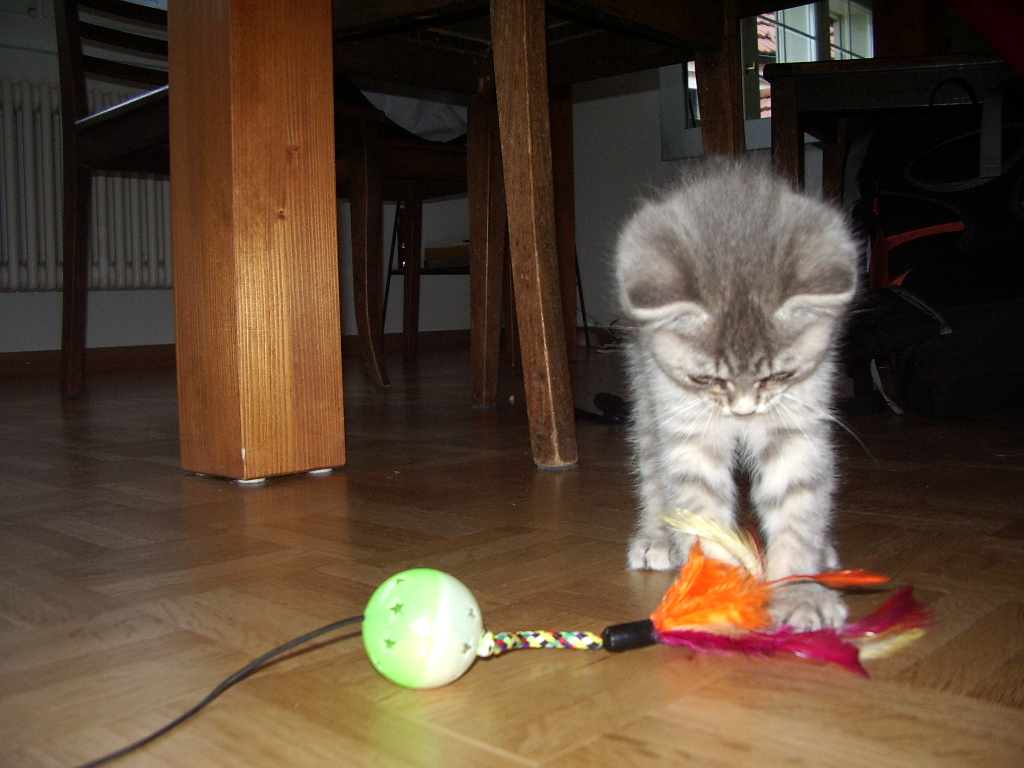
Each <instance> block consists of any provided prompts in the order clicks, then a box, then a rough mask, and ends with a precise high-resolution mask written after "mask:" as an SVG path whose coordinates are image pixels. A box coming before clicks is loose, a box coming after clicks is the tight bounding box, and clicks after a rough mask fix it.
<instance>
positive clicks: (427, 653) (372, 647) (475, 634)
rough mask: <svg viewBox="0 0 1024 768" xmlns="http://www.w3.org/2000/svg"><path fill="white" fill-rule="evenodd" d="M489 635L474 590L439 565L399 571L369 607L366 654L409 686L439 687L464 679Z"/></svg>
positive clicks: (365, 625) (384, 672)
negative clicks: (478, 650) (440, 569)
mask: <svg viewBox="0 0 1024 768" xmlns="http://www.w3.org/2000/svg"><path fill="white" fill-rule="evenodd" d="M483 633H484V626H483V619H482V617H481V616H480V607H479V606H478V605H477V602H476V599H475V598H474V597H473V593H472V592H470V591H469V590H468V589H467V588H466V586H465V585H464V584H463V583H462V582H461V581H459V580H458V579H456V578H455V577H454V576H450V575H448V574H447V573H444V572H442V571H436V570H434V569H433V568H414V569H412V570H409V571H402V572H401V573H397V574H395V575H394V576H392V577H391V578H390V579H388V580H387V581H385V582H384V583H383V584H381V585H380V586H379V587H377V591H376V592H374V593H373V596H372V597H371V598H370V602H369V603H367V604H366V610H365V611H364V618H363V645H364V646H365V647H366V654H367V655H368V656H369V657H370V661H371V662H372V663H373V666H374V667H376V668H377V671H378V672H380V673H381V674H382V675H384V677H386V678H387V679H388V680H391V681H392V682H395V683H398V684H399V685H404V686H405V687H406V688H437V687H438V686H441V685H447V684H448V683H450V682H452V681H453V680H456V679H458V678H460V677H462V675H463V674H465V672H466V670H467V669H469V668H470V666H472V664H473V661H474V660H475V659H476V651H477V647H478V646H479V644H480V638H481V637H482V636H483Z"/></svg>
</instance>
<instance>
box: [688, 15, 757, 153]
mask: <svg viewBox="0 0 1024 768" xmlns="http://www.w3.org/2000/svg"><path fill="white" fill-rule="evenodd" d="M722 25H723V27H722V30H723V33H722V50H721V51H720V52H719V53H716V54H701V55H698V56H697V58H696V62H695V63H696V72H697V100H698V102H699V103H700V130H701V138H702V139H703V141H704V154H705V155H743V154H744V153H745V152H746V151H747V141H746V135H745V133H744V120H743V58H742V55H741V45H740V11H739V0H725V2H723V3H722Z"/></svg>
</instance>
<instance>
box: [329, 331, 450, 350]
mask: <svg viewBox="0 0 1024 768" xmlns="http://www.w3.org/2000/svg"><path fill="white" fill-rule="evenodd" d="M343 343H344V345H345V349H351V350H356V349H359V347H358V346H357V344H358V337H357V336H346V337H345V338H344V341H343ZM416 344H417V346H418V347H419V349H420V351H421V352H438V351H441V350H448V349H469V328H464V329H460V330H457V331H420V332H419V336H418V337H417V339H416ZM384 351H385V352H401V351H402V334H401V333H385V334H384Z"/></svg>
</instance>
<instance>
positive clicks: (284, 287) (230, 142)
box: [168, 0, 345, 480]
mask: <svg viewBox="0 0 1024 768" xmlns="http://www.w3.org/2000/svg"><path fill="white" fill-rule="evenodd" d="M170 6H171V7H170V12H169V30H168V32H169V41H170V57H169V58H170V82H171V91H170V92H171V101H170V110H171V198H172V206H171V210H172V216H173V235H172V236H173V247H174V260H175V264H174V270H175V275H174V299H175V316H176V317H175V329H176V344H177V360H178V405H179V411H178V416H179V422H180V435H181V464H182V468H183V469H185V470H186V471H190V472H201V473H205V474H211V475H220V476H225V477H230V478H235V479H246V480H247V479H255V478H261V477H267V476H271V475H283V474H290V473H296V472H304V471H307V470H313V469H322V468H327V467H336V466H339V465H342V464H344V463H345V433H344V412H343V407H342V406H343V403H342V386H341V329H340V324H339V323H338V317H339V313H340V306H339V297H338V241H337V224H336V217H337V213H336V210H337V207H336V206H337V204H336V201H335V166H334V127H333V117H332V114H331V100H332V89H331V77H332V75H331V34H332V32H331V3H330V2H329V0H311V2H308V3H304V4H303V7H302V12H301V13H296V12H295V8H294V6H293V4H292V3H289V2H286V0H259V2H256V0H175V2H173V3H171V4H170Z"/></svg>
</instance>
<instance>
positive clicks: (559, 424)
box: [491, 0, 577, 468]
mask: <svg viewBox="0 0 1024 768" xmlns="http://www.w3.org/2000/svg"><path fill="white" fill-rule="evenodd" d="M544 10H545V9H544V0H491V40H492V43H493V46H494V79H495V86H496V90H497V93H498V117H499V125H500V129H501V154H502V164H503V166H504V170H505V197H506V200H507V201H508V222H509V242H510V245H511V255H512V278H513V281H514V283H515V293H516V305H517V310H518V314H519V332H520V339H521V341H522V345H523V380H524V382H525V384H526V406H527V412H528V413H529V418H530V438H531V443H532V446H533V459H534V461H535V462H536V463H537V465H538V466H540V467H548V468H560V467H568V466H572V465H574V464H575V463H576V458H577V449H576V424H575V422H574V420H573V407H572V390H571V387H570V383H569V365H568V361H567V360H566V354H565V333H564V324H563V321H562V306H561V300H560V297H559V284H558V260H557V257H556V254H555V222H554V192H553V189H552V187H553V183H552V177H551V125H550V114H549V109H550V107H549V104H548V87H547V49H546V39H545V38H546V36H545V23H544V21H545V13H544Z"/></svg>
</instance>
